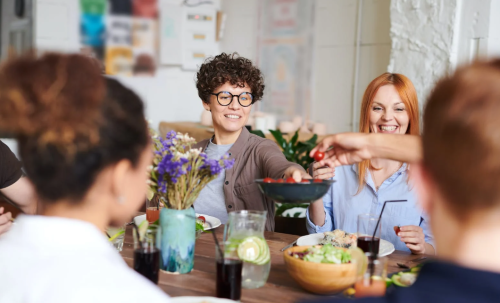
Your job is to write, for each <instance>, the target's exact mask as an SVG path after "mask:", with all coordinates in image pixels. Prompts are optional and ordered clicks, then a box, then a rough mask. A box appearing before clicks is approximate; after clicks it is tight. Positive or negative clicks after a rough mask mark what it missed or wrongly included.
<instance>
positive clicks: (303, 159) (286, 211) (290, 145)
mask: <svg viewBox="0 0 500 303" xmlns="http://www.w3.org/2000/svg"><path fill="white" fill-rule="evenodd" d="M269 131H270V132H271V134H272V135H273V137H274V139H275V140H276V143H277V144H278V145H279V146H280V147H281V150H282V151H283V154H284V155H285V157H286V159H287V160H288V161H290V162H294V163H297V164H299V165H300V166H302V167H303V168H304V169H305V170H307V169H308V168H309V165H310V164H311V163H312V162H313V161H314V159H313V158H311V157H309V153H310V152H311V150H312V149H313V148H314V147H315V146H316V145H317V142H316V141H317V139H318V136H317V135H316V134H314V135H313V136H312V137H311V138H310V139H308V140H306V141H298V138H299V131H296V132H295V134H294V135H293V136H292V138H291V139H290V140H286V139H285V138H284V137H283V134H282V133H281V131H280V130H271V129H270V130H269ZM252 133H253V134H255V135H257V136H260V137H263V138H265V135H264V133H263V132H262V131H260V130H254V131H252ZM308 206H309V204H299V205H297V204H286V203H284V204H283V203H276V215H275V217H276V218H275V222H276V227H275V231H277V232H283V233H290V234H297V235H305V234H307V230H306V228H305V219H304V217H305V209H306V208H307V207H308Z"/></svg>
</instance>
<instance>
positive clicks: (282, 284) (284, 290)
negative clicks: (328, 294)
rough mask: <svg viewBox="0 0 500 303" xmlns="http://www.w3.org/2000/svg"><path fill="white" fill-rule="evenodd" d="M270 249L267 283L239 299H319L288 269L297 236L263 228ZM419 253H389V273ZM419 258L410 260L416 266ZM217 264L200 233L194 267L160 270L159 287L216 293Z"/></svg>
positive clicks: (130, 256) (125, 253) (128, 252)
mask: <svg viewBox="0 0 500 303" xmlns="http://www.w3.org/2000/svg"><path fill="white" fill-rule="evenodd" d="M223 230H224V227H223V226H219V227H217V228H216V229H215V235H216V236H217V238H218V239H219V241H220V240H221V239H222V235H223ZM264 237H265V239H266V241H267V244H268V245H269V250H270V252H271V271H270V273H269V278H268V280H267V283H266V285H264V286H263V287H261V288H258V289H243V290H242V295H241V302H249V303H252V302H297V301H302V300H307V299H318V298H321V297H324V296H319V295H315V294H312V293H309V292H307V291H306V290H304V289H303V288H301V287H300V285H299V284H297V283H296V282H295V281H294V280H293V278H292V277H291V276H290V275H289V274H288V273H287V270H286V266H285V263H284V259H283V252H282V251H281V249H282V248H283V247H285V246H286V245H288V244H290V243H292V242H293V241H295V240H297V238H298V237H299V236H295V235H289V234H282V233H276V232H267V231H266V232H264ZM121 255H122V257H123V259H124V260H125V261H126V262H127V264H128V265H129V266H130V267H133V263H134V249H133V237H132V227H131V226H128V227H127V230H126V233H125V239H124V244H123V250H122V252H121ZM420 257H421V256H417V255H412V254H410V253H408V252H403V251H395V252H393V253H392V254H390V255H389V256H388V273H389V274H390V273H395V272H399V271H401V270H402V269H401V268H399V267H398V266H397V264H396V263H398V262H399V263H401V262H408V261H411V260H416V259H419V258H420ZM416 264H418V262H415V263H413V264H412V266H415V265H416ZM215 282H216V267H215V242H214V239H213V235H212V234H211V233H203V234H202V235H201V236H200V237H199V238H198V239H197V240H196V244H195V256H194V269H193V271H192V272H190V273H188V274H172V273H167V272H164V271H160V275H159V281H158V287H160V288H161V289H162V290H163V291H165V292H166V293H167V294H168V295H170V296H172V297H177V296H213V297H215Z"/></svg>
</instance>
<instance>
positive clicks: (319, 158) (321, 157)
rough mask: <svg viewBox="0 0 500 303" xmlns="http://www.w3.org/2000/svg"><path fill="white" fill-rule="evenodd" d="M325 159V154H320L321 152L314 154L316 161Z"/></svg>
mask: <svg viewBox="0 0 500 303" xmlns="http://www.w3.org/2000/svg"><path fill="white" fill-rule="evenodd" d="M323 158H325V153H324V152H320V151H319V150H318V151H317V152H316V153H315V154H314V161H316V162H319V161H321V160H323Z"/></svg>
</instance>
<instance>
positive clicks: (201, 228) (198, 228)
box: [196, 220, 205, 231]
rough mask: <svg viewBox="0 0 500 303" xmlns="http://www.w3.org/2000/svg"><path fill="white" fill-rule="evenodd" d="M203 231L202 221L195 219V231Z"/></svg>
mask: <svg viewBox="0 0 500 303" xmlns="http://www.w3.org/2000/svg"><path fill="white" fill-rule="evenodd" d="M199 230H201V231H205V227H204V226H203V221H201V220H196V231H199Z"/></svg>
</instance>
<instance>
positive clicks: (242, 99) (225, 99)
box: [210, 92, 253, 107]
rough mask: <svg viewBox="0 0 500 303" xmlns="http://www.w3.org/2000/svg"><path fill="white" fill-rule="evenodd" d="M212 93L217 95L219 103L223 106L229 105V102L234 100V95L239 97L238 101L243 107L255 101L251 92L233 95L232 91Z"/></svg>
mask: <svg viewBox="0 0 500 303" xmlns="http://www.w3.org/2000/svg"><path fill="white" fill-rule="evenodd" d="M210 94H211V95H214V96H217V102H219V104H220V105H222V106H228V105H229V104H231V102H233V97H238V103H239V104H240V105H241V106H243V107H247V106H250V105H252V103H253V96H252V94H251V93H241V94H239V95H233V94H231V93H230V92H218V93H217V94H214V93H210Z"/></svg>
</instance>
